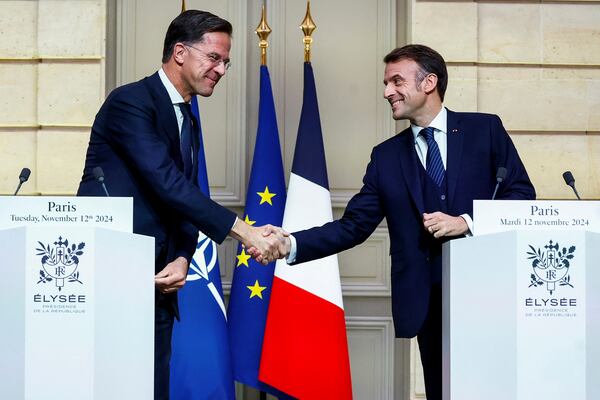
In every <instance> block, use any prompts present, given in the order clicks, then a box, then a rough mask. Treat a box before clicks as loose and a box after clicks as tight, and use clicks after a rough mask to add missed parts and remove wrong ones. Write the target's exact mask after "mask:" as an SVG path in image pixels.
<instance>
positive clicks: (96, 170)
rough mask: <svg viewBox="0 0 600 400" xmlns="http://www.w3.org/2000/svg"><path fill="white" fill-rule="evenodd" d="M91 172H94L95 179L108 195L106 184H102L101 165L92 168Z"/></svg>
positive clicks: (102, 173)
mask: <svg viewBox="0 0 600 400" xmlns="http://www.w3.org/2000/svg"><path fill="white" fill-rule="evenodd" d="M92 173H93V174H94V178H95V179H96V181H97V182H98V183H99V184H101V185H102V189H104V193H106V197H110V195H109V194H108V190H106V185H105V184H104V171H102V167H95V168H94V169H93V170H92Z"/></svg>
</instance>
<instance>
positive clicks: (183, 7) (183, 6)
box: [181, 0, 185, 12]
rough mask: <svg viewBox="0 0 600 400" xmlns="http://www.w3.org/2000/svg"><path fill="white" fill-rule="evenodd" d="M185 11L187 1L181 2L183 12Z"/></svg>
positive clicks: (182, 0)
mask: <svg viewBox="0 0 600 400" xmlns="http://www.w3.org/2000/svg"><path fill="white" fill-rule="evenodd" d="M184 11H185V0H181V12H184Z"/></svg>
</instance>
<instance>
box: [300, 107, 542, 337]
mask: <svg viewBox="0 0 600 400" xmlns="http://www.w3.org/2000/svg"><path fill="white" fill-rule="evenodd" d="M446 161H447V162H446V165H447V171H446V179H447V184H448V197H447V201H448V214H450V215H454V216H457V215H461V214H469V215H471V216H472V212H473V200H475V199H490V198H491V197H492V193H493V191H494V187H495V185H496V172H497V170H498V167H505V168H506V169H507V170H508V172H507V177H506V179H505V181H504V182H503V183H502V184H501V185H500V188H499V191H498V194H497V198H499V199H534V198H535V190H534V188H533V186H532V184H531V182H530V181H529V177H528V176H527V172H526V171H525V168H524V166H523V164H522V162H521V160H520V159H519V155H518V154H517V151H516V149H515V147H514V145H513V143H512V141H511V140H510V137H509V136H508V134H507V133H506V131H505V130H504V127H503V126H502V122H501V121H500V118H498V116H496V115H490V114H480V113H456V112H452V111H448V150H447V160H446ZM419 168H421V167H420V166H419V160H418V157H417V154H416V151H415V145H414V136H413V134H412V131H411V129H410V128H407V129H406V130H404V131H403V132H401V133H400V134H398V135H396V136H394V137H392V138H391V139H388V140H386V141H385V142H383V143H381V144H379V145H378V146H376V147H375V148H374V149H373V151H372V154H371V161H370V163H369V165H368V166H367V171H366V174H365V176H364V178H363V187H362V188H361V190H360V192H359V193H358V194H356V195H355V196H354V197H353V198H352V199H351V200H350V202H349V203H348V206H347V207H346V210H345V212H344V215H343V217H342V218H341V219H339V220H337V221H333V222H330V223H328V224H325V225H323V226H322V227H317V228H311V229H308V230H304V231H300V232H294V233H293V235H294V237H295V238H296V242H297V255H296V260H295V262H296V263H301V262H304V261H308V260H312V259H315V258H321V257H325V256H328V255H331V254H334V253H338V252H340V251H343V250H346V249H348V248H351V247H354V246H356V245H357V244H359V243H362V242H363V241H365V240H366V239H367V238H368V237H369V235H370V234H371V233H372V232H373V230H374V229H375V228H376V227H377V226H378V225H379V223H380V222H381V221H382V219H383V218H386V219H387V226H388V230H389V235H390V242H391V249H390V255H391V257H392V270H391V275H392V276H391V278H392V313H393V317H394V326H395V330H396V336H398V337H413V336H415V335H416V334H417V333H418V332H419V330H420V328H421V326H422V324H423V321H424V320H425V317H426V314H427V310H428V305H429V293H430V288H431V285H432V283H433V282H432V281H433V279H432V274H431V269H432V265H431V260H430V255H431V253H432V242H434V241H433V240H432V239H431V235H430V234H429V233H427V232H426V231H425V230H424V228H423V222H422V221H423V217H422V215H423V212H425V209H424V201H423V190H422V188H421V180H420V179H419ZM439 246H440V243H437V247H438V248H439ZM440 260H441V259H440Z"/></svg>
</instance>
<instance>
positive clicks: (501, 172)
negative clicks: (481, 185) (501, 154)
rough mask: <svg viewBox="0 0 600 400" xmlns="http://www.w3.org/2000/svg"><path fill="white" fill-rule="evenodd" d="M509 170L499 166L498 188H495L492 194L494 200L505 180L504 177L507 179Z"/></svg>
mask: <svg viewBox="0 0 600 400" xmlns="http://www.w3.org/2000/svg"><path fill="white" fill-rule="evenodd" d="M507 172H508V171H506V168H504V167H498V171H497V172H496V182H497V183H496V188H495V189H494V194H493V195H492V200H494V199H495V198H496V193H497V192H498V188H499V187H500V184H501V183H502V182H504V179H506V173H507Z"/></svg>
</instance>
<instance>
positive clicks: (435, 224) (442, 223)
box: [423, 211, 469, 238]
mask: <svg viewBox="0 0 600 400" xmlns="http://www.w3.org/2000/svg"><path fill="white" fill-rule="evenodd" d="M423 226H424V227H425V230H426V231H427V232H429V233H430V234H432V235H433V237H435V238H441V237H443V236H460V235H464V234H465V233H466V232H468V231H469V226H468V225H467V221H465V219H464V218H463V217H453V216H452V215H448V214H444V213H443V212H440V211H437V212H434V213H431V214H427V213H424V214H423Z"/></svg>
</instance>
